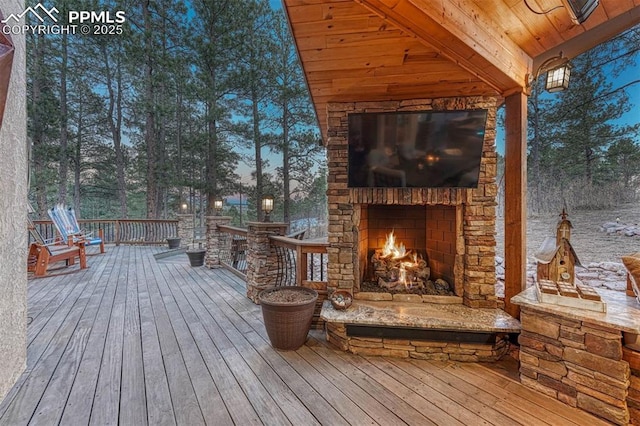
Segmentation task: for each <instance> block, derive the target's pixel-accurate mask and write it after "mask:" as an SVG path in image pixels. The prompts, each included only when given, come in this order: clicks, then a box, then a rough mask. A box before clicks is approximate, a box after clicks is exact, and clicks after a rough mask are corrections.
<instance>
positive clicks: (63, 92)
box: [58, 33, 69, 204]
mask: <svg viewBox="0 0 640 426" xmlns="http://www.w3.org/2000/svg"><path fill="white" fill-rule="evenodd" d="M61 37H62V43H61V45H62V58H61V64H60V158H59V161H60V166H59V167H60V168H59V171H60V177H59V178H60V181H59V182H58V202H59V203H62V204H66V202H67V175H68V172H69V158H68V157H67V154H68V153H67V147H68V132H67V120H68V119H67V65H68V57H67V44H68V35H67V33H64V34H62V35H61Z"/></svg>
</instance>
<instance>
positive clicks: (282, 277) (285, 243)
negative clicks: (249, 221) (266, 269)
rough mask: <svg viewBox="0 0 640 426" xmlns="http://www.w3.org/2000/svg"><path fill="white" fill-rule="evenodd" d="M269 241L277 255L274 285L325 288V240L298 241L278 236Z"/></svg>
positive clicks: (326, 245)
mask: <svg viewBox="0 0 640 426" xmlns="http://www.w3.org/2000/svg"><path fill="white" fill-rule="evenodd" d="M269 240H270V241H271V245H273V246H274V247H275V248H276V253H277V255H278V277H277V280H278V281H277V282H276V285H299V286H304V287H310V288H316V287H318V288H326V280H327V247H328V246H329V243H328V242H327V241H326V240H324V239H323V240H299V239H297V238H290V237H280V236H272V237H269ZM315 284H319V285H315ZM318 288H316V289H318Z"/></svg>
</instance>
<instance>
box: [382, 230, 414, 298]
mask: <svg viewBox="0 0 640 426" xmlns="http://www.w3.org/2000/svg"><path fill="white" fill-rule="evenodd" d="M382 255H383V256H384V257H391V258H392V259H402V258H404V257H406V256H410V260H405V261H403V262H400V263H399V265H398V281H400V282H401V283H402V284H404V285H405V286H407V287H410V286H411V284H412V281H414V280H415V279H416V278H415V277H414V278H413V280H412V279H411V278H410V277H407V269H408V268H413V267H415V266H416V265H417V264H418V253H416V252H413V251H408V252H407V249H406V247H405V246H404V244H403V243H400V242H398V241H397V240H396V236H395V235H394V234H393V231H391V232H390V233H389V234H388V235H387V239H386V241H385V243H384V246H383V247H382Z"/></svg>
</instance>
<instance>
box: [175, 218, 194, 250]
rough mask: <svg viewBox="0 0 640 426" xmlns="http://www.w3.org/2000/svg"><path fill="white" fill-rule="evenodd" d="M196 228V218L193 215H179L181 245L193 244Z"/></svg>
mask: <svg viewBox="0 0 640 426" xmlns="http://www.w3.org/2000/svg"><path fill="white" fill-rule="evenodd" d="M194 226H195V217H194V215H192V214H179V215H178V238H180V239H181V241H180V244H182V245H184V244H192V243H193V231H194Z"/></svg>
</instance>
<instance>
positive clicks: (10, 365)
mask: <svg viewBox="0 0 640 426" xmlns="http://www.w3.org/2000/svg"><path fill="white" fill-rule="evenodd" d="M23 10H24V2H23V1H21V0H7V1H3V2H2V13H3V14H4V16H5V17H7V16H8V15H9V14H11V13H16V14H17V13H21V12H22V11H23ZM11 37H12V39H13V42H14V45H15V54H14V58H13V70H12V75H11V82H10V84H9V96H8V99H7V104H6V109H5V111H4V120H3V123H2V129H0V166H1V167H0V182H2V190H1V191H0V236H1V237H0V259H1V260H2V263H1V264H0V362H1V365H0V401H2V399H3V398H4V397H5V395H6V394H7V392H8V391H9V389H11V387H12V386H13V384H14V383H15V382H16V380H17V379H18V377H19V376H20V374H21V373H22V372H23V371H24V369H25V367H26V361H27V263H26V262H25V255H26V249H27V233H26V232H25V224H26V220H27V204H26V200H27V110H26V99H27V94H26V87H27V83H26V71H25V63H26V62H25V37H24V36H22V35H12V36H11Z"/></svg>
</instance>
